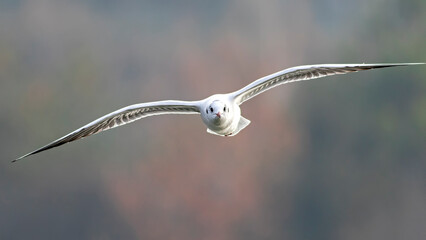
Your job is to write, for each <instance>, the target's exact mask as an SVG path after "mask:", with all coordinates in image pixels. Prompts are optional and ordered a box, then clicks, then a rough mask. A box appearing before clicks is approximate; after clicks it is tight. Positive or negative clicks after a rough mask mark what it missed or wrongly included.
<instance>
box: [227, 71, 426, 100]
mask: <svg viewBox="0 0 426 240" xmlns="http://www.w3.org/2000/svg"><path fill="white" fill-rule="evenodd" d="M417 64H424V63H390V64H319V65H305V66H297V67H293V68H288V69H285V70H282V71H279V72H276V73H273V74H271V75H268V76H266V77H263V78H260V79H258V80H256V81H254V82H252V83H250V84H249V85H247V86H245V87H243V88H242V89H240V90H238V91H235V92H233V93H231V95H232V97H233V98H234V99H235V101H236V102H237V104H242V103H243V102H245V101H247V100H249V99H251V98H253V97H255V96H256V95H258V94H260V93H262V92H265V91H266V90H269V89H271V88H273V87H276V86H278V85H281V84H284V83H290V82H296V81H302V80H310V79H315V78H321V77H326V76H331V75H336V74H346V73H350V72H358V71H363V70H370V69H375V68H386V67H396V66H407V65H417Z"/></svg>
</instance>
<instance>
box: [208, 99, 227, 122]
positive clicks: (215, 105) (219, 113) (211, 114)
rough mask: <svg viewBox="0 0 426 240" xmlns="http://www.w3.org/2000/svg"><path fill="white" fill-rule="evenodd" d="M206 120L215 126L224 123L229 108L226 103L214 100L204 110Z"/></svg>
mask: <svg viewBox="0 0 426 240" xmlns="http://www.w3.org/2000/svg"><path fill="white" fill-rule="evenodd" d="M204 111H205V113H206V114H207V117H208V119H210V120H211V121H213V122H214V123H216V124H221V123H223V122H225V121H226V120H227V118H228V116H229V115H230V111H231V108H230V106H228V105H227V104H226V103H224V102H222V101H220V100H215V101H213V102H212V103H211V104H210V105H208V106H207V107H206V109H204Z"/></svg>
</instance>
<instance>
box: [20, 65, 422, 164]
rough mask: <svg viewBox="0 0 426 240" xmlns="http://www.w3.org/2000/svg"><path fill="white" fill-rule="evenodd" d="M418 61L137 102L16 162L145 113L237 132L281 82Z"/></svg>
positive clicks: (279, 77) (221, 132)
mask: <svg viewBox="0 0 426 240" xmlns="http://www.w3.org/2000/svg"><path fill="white" fill-rule="evenodd" d="M418 64H424V63H390V64H319V65H305V66H297V67H292V68H288V69H285V70H282V71H279V72H276V73H273V74H271V75H268V76H265V77H262V78H260V79H258V80H256V81H254V82H252V83H250V84H249V85H247V86H245V87H243V88H241V89H239V90H237V91H235V92H231V93H227V94H214V95H212V96H210V97H207V98H205V99H203V100H199V101H177V100H166V101H158V102H147V103H140V104H134V105H130V106H127V107H124V108H121V109H118V110H117V111H114V112H112V113H109V114H107V115H105V116H103V117H100V118H98V119H96V120H95V121H93V122H91V123H89V124H87V125H85V126H83V127H81V128H79V129H77V130H75V131H73V132H71V133H69V134H67V135H65V136H63V137H61V138H59V139H57V140H55V141H53V142H51V143H49V144H47V145H46V146H43V147H41V148H39V149H37V150H34V151H32V152H30V153H27V154H25V155H23V156H22V157H19V158H17V159H15V160H13V161H12V162H16V161H18V160H20V159H22V158H25V157H28V156H30V155H33V154H36V153H39V152H42V151H45V150H48V149H51V148H54V147H58V146H61V145H63V144H65V143H69V142H73V141H76V140H78V139H81V138H85V137H87V136H90V135H93V134H96V133H99V132H102V131H105V130H108V129H111V128H115V127H118V126H121V125H124V124H127V123H131V122H133V121H136V120H139V119H141V118H144V117H149V116H154V115H161V114H200V115H201V119H202V121H203V122H204V124H205V125H206V126H207V132H208V133H211V134H215V135H218V136H235V135H237V134H238V133H239V132H240V131H241V130H242V129H244V128H245V127H247V125H249V124H250V120H248V119H246V118H244V117H243V116H241V109H240V107H239V106H240V105H241V104H242V103H244V102H245V101H247V100H249V99H251V98H253V97H255V96H257V95H258V94H260V93H263V92H265V91H267V90H269V89H271V88H273V87H276V86H278V85H281V84H285V83H290V82H296V81H302V80H310V79H315V78H321V77H326V76H331V75H336V74H346V73H350V72H358V71H363V70H370V69H375V68H387V67H397V66H407V65H418Z"/></svg>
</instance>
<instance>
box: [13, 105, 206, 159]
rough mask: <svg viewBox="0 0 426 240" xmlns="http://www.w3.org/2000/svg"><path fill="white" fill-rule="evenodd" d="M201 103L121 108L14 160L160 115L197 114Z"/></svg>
mask: <svg viewBox="0 0 426 240" xmlns="http://www.w3.org/2000/svg"><path fill="white" fill-rule="evenodd" d="M199 105H200V102H187V101H173V100H170V101H159V102H149V103H140V104H135V105H131V106H127V107H124V108H121V109H119V110H117V111H115V112H112V113H110V114H107V115H105V116H103V117H101V118H98V119H96V120H95V121H93V122H91V123H89V124H87V125H85V126H83V127H81V128H79V129H77V130H75V131H73V132H71V133H69V134H67V135H65V136H63V137H61V138H59V139H57V140H55V141H53V142H51V143H49V144H47V145H46V146H44V147H41V148H39V149H37V150H35V151H33V152H30V153H27V154H25V155H24V156H22V157H20V158H17V159H15V160H13V161H12V162H16V161H18V160H20V159H22V158H24V157H27V156H30V155H33V154H36V153H39V152H42V151H45V150H48V149H51V148H54V147H58V146H61V145H63V144H65V143H69V142H72V141H75V140H78V139H81V138H84V137H87V136H90V135H93V134H96V133H98V132H102V131H105V130H108V129H111V128H115V127H118V126H121V125H124V124H127V123H131V122H133V121H136V120H139V119H141V118H144V117H148V116H153V115H160V114H197V113H200V110H199Z"/></svg>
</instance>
